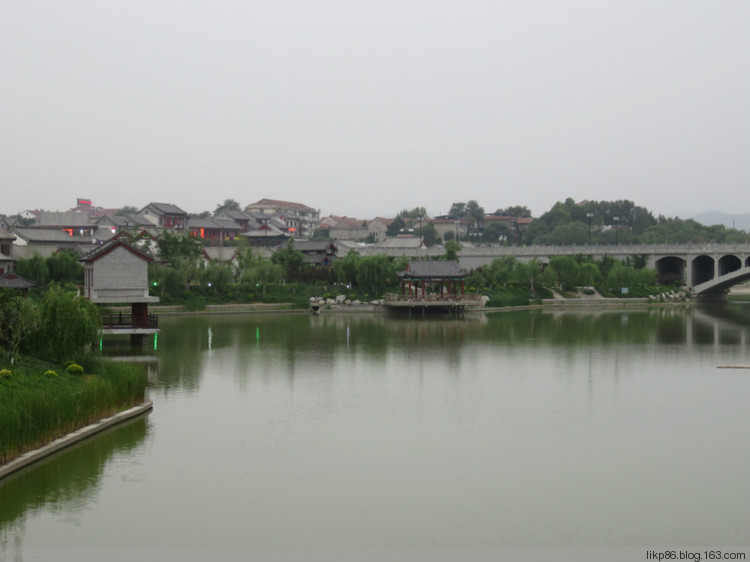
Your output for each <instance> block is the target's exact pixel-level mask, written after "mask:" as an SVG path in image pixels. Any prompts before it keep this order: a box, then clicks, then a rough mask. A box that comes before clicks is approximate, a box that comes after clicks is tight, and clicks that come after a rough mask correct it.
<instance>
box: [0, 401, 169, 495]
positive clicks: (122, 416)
mask: <svg viewBox="0 0 750 562" xmlns="http://www.w3.org/2000/svg"><path fill="white" fill-rule="evenodd" d="M153 407H154V404H153V402H152V401H151V400H146V401H145V402H143V403H141V404H139V405H137V406H133V407H131V408H128V409H127V410H123V411H122V412H118V413H116V414H114V415H112V416H109V417H107V418H103V419H101V420H99V421H98V422H94V423H92V424H89V425H87V426H85V427H82V428H81V429H77V430H76V431H73V432H71V433H68V434H67V435H63V436H62V437H58V438H57V439H55V440H53V441H50V442H49V443H47V444H46V445H42V446H41V447H38V448H36V449H32V450H31V451H26V452H25V453H23V454H22V455H20V456H18V457H16V458H15V459H13V460H11V461H8V462H7V463H5V464H0V482H2V480H3V479H5V478H7V477H8V476H11V475H12V474H15V473H16V472H19V471H21V470H23V469H25V468H27V467H29V466H31V465H33V464H36V463H38V462H39V461H42V460H44V459H46V458H47V457H50V456H52V455H54V454H56V453H58V452H60V451H63V450H65V449H68V448H70V447H72V446H73V445H77V444H78V443H80V442H81V441H84V440H86V439H88V438H90V437H93V436H94V435H97V434H99V433H102V432H103V431H106V430H108V429H111V428H113V427H116V426H118V425H120V424H123V423H125V422H127V421H130V420H132V419H134V418H137V417H139V416H142V415H145V414H147V413H149V412H150V411H151V410H152V409H153Z"/></svg>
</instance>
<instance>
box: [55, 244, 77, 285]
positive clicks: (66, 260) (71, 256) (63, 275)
mask: <svg viewBox="0 0 750 562" xmlns="http://www.w3.org/2000/svg"><path fill="white" fill-rule="evenodd" d="M47 270H48V271H49V275H50V280H51V281H53V282H57V283H77V284H81V283H83V265H82V264H81V262H79V261H78V255H77V254H76V253H75V252H73V251H70V250H61V251H59V252H55V253H54V254H52V255H51V256H50V257H48V258H47Z"/></svg>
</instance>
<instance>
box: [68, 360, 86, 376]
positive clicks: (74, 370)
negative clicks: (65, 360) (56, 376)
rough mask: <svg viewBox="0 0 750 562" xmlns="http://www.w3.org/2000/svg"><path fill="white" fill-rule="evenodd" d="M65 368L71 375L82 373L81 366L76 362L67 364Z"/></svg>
mask: <svg viewBox="0 0 750 562" xmlns="http://www.w3.org/2000/svg"><path fill="white" fill-rule="evenodd" d="M65 370H66V371H68V373H69V374H71V375H79V376H80V375H82V374H83V367H81V366H80V365H79V364H78V363H73V364H71V365H68V366H67V367H65Z"/></svg>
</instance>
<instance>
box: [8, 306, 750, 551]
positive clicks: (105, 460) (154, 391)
mask: <svg viewBox="0 0 750 562" xmlns="http://www.w3.org/2000/svg"><path fill="white" fill-rule="evenodd" d="M748 310H750V309H747V308H745V309H738V310H734V311H732V310H730V311H727V310H725V309H722V308H712V307H705V308H704V307H695V308H611V309H596V310H594V311H584V310H580V309H576V310H570V309H568V310H564V309H539V310H524V311H513V312H510V311H508V312H501V313H491V314H479V315H469V314H467V315H465V316H463V317H458V318H439V317H431V318H426V319H424V320H423V319H419V320H410V319H407V318H394V317H390V316H386V315H378V314H369V315H357V314H346V315H343V314H342V315H326V314H322V315H320V316H312V315H300V314H296V315H290V314H279V315H274V314H258V315H237V316H231V315H230V316H205V317H190V318H171V319H170V318H165V319H163V322H162V329H163V336H162V338H161V339H160V349H159V350H158V352H157V353H156V354H154V355H153V357H154V358H156V360H157V361H158V376H157V377H156V378H155V380H154V381H153V384H152V388H151V390H150V393H151V398H152V399H153V400H154V402H155V407H154V412H153V413H152V415H151V416H150V418H149V425H144V426H142V427H141V428H140V430H139V432H138V434H137V435H136V436H134V439H133V446H132V447H128V446H127V445H125V446H117V447H113V448H112V450H111V452H110V453H109V457H108V456H107V455H106V454H101V455H98V456H94V458H93V459H92V460H91V463H92V465H93V466H90V467H77V466H69V467H64V466H63V467H58V468H56V469H55V473H54V474H53V475H52V476H49V477H47V476H46V475H45V474H42V478H41V479H38V480H42V481H45V482H47V481H49V482H48V484H47V483H45V484H44V485H41V486H40V489H39V490H37V489H36V488H37V484H36V483H32V480H31V479H30V480H29V481H28V484H26V485H19V484H18V482H22V481H21V480H17V481H14V480H11V481H9V482H8V484H14V487H12V488H11V487H8V488H6V487H5V486H6V485H7V484H4V485H2V486H0V494H8V497H11V496H13V497H14V498H15V499H10V500H7V501H9V502H10V503H8V504H7V505H10V506H11V507H10V509H9V510H8V511H6V509H5V507H6V496H3V495H0V502H2V503H0V506H2V508H3V509H2V513H3V519H2V520H0V521H2V524H3V526H4V531H3V532H4V539H3V540H4V542H5V543H6V544H14V543H15V544H18V543H20V542H24V541H26V542H28V544H31V545H47V544H52V545H54V544H57V543H58V542H59V543H64V544H80V541H97V542H98V544H111V543H112V542H116V543H117V544H121V543H125V544H132V542H131V543H128V541H134V542H135V544H142V545H155V546H163V545H198V546H205V545H222V546H224V545H230V544H240V545H246V544H253V545H290V544H312V545H328V546H331V545H341V544H347V545H379V546H384V545H386V546H387V545H396V544H400V545H424V544H434V545H463V546H472V545H474V546H475V545H481V544H484V545H498V544H502V545H529V544H536V545H538V544H556V545H582V544H598V545H602V544H604V545H612V544H619V545H632V544H639V545H641V544H657V543H659V544H663V541H665V540H667V539H669V538H671V539H673V541H672V542H673V543H674V544H682V543H690V542H691V541H692V543H695V542H699V543H701V544H702V545H703V546H705V545H706V544H709V543H710V544H714V543H716V544H729V543H731V542H732V541H734V542H733V543H735V544H740V541H742V540H746V539H747V537H748V535H747V526H746V523H747V521H748V517H750V512H749V511H748V510H749V509H750V507H748V506H750V481H749V480H748V477H747V473H746V470H745V467H746V466H747V463H748V461H750V459H748V452H747V448H746V447H744V446H743V444H744V441H745V440H746V439H745V435H744V433H745V429H744V428H745V427H747V425H748V423H749V420H748V413H747V409H746V408H745V407H744V402H743V401H744V399H745V397H746V395H747V390H748V384H750V382H749V381H750V379H748V378H747V376H745V375H746V373H745V372H731V373H729V372H727V371H725V370H718V369H716V368H715V367H716V366H717V365H718V364H719V363H724V362H735V363H740V362H745V363H750V360H748V357H747V350H746V348H745V347H744V342H745V341H746V339H747V331H748V326H749V325H750V323H748V321H747V319H748V316H747V311H748ZM717 412H720V414H721V415H716V414H717ZM150 424H153V425H150ZM150 427H152V428H153V430H150V429H149V428H150ZM149 431H153V434H150V433H149ZM92 443H97V441H94V442H92ZM142 444H148V446H147V447H144V446H141V445H142ZM98 446H99V445H97V447H98ZM120 453H122V454H120ZM118 459H120V460H121V461H122V462H120V463H118V462H114V461H116V460H118ZM82 462H83V461H82ZM105 465H106V466H105ZM105 468H106V470H105ZM63 474H67V475H68V476H67V479H66V478H63V476H62V475H63ZM133 474H136V475H137V477H138V478H139V480H138V481H137V482H133V481H132V480H130V479H132V478H133ZM29 478H31V475H29ZM78 486H80V490H76V487H78ZM38 492H39V493H40V494H41V497H40V496H39V495H37V494H38ZM207 505H209V506H211V509H210V510H208V511H207V510H206V507H205V506H207ZM363 506H365V509H363ZM84 508H85V509H84ZM128 508H130V511H128ZM56 510H57V511H56ZM77 511H86V512H87V513H86V514H82V515H81V516H80V519H81V524H80V529H79V528H73V529H72V530H71V529H69V528H67V527H65V526H63V525H59V524H58V521H56V520H55V521H50V519H54V515H56V513H57V512H59V513H62V512H72V513H76V512H77ZM50 512H52V513H53V517H50V516H49V515H47V516H46V517H45V515H44V514H45V513H47V514H48V513H50ZM134 513H136V514H137V515H135V516H134V515H133V514H134ZM206 513H209V515H206ZM76 517H78V515H76ZM164 522H169V525H163V523H164ZM737 522H739V523H737ZM24 525H25V530H24ZM124 528H127V529H128V533H127V536H123V535H122V533H121V532H118V529H119V530H121V529H124ZM108 533H111V534H108ZM50 537H51V538H50ZM69 537H72V538H69ZM92 537H93V538H92ZM55 541H57V542H55ZM76 541H78V542H76ZM659 541H661V542H659ZM86 544H88V542H87V543H86ZM0 557H1V556H0Z"/></svg>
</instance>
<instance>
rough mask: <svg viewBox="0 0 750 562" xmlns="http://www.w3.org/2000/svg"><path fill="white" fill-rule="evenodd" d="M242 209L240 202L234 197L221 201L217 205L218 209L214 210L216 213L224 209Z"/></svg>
mask: <svg viewBox="0 0 750 562" xmlns="http://www.w3.org/2000/svg"><path fill="white" fill-rule="evenodd" d="M239 210H241V208H240V204H239V203H238V202H237V201H235V200H234V199H224V202H223V203H219V204H218V205H216V210H215V211H214V215H216V214H218V213H220V212H222V211H239Z"/></svg>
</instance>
